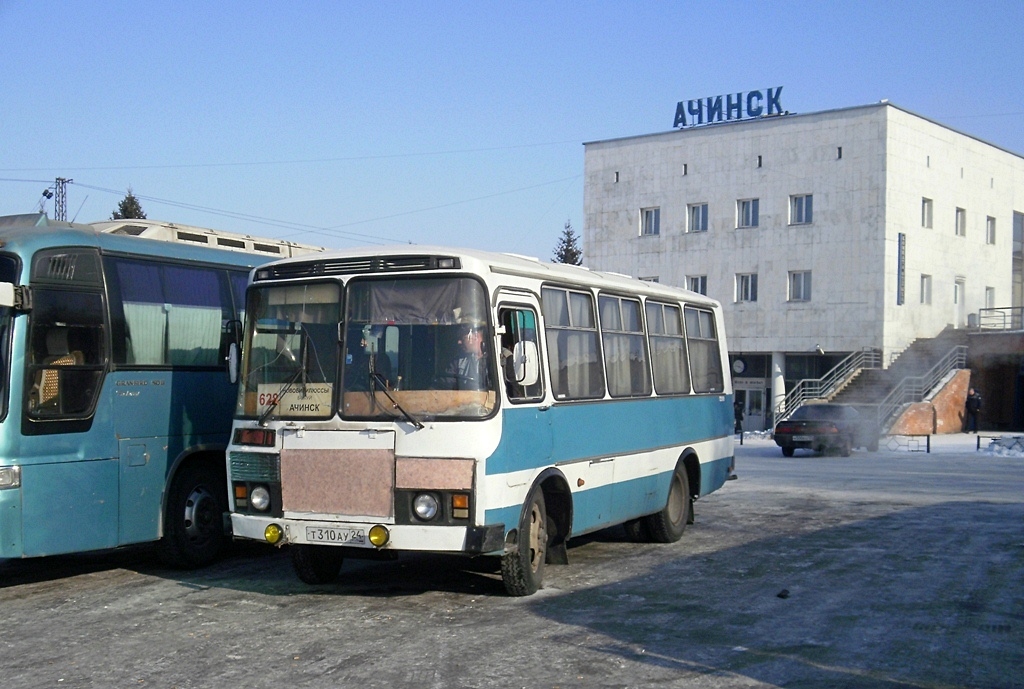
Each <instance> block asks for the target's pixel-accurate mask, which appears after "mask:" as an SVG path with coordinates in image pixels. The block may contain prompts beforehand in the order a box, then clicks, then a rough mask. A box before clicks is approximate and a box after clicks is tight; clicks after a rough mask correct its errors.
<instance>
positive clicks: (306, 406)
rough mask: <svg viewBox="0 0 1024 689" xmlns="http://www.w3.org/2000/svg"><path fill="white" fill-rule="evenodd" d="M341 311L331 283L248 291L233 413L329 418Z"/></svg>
mask: <svg viewBox="0 0 1024 689" xmlns="http://www.w3.org/2000/svg"><path fill="white" fill-rule="evenodd" d="M340 314H341V294H340V290H339V287H338V285H337V284H335V283H307V284H302V285H281V286H276V287H262V288H260V287H257V288H253V289H252V290H250V291H249V297H248V305H247V312H246V316H247V318H246V323H247V326H246V334H245V342H244V348H243V352H244V357H243V361H242V380H241V385H240V386H239V394H238V408H237V412H238V414H239V415H240V416H246V417H257V418H259V419H260V421H261V422H262V421H266V420H267V419H269V418H303V419H317V418H330V417H331V416H333V415H334V409H333V398H334V382H335V380H336V378H337V370H338V364H337V360H338V345H339V342H340V338H339V330H340V327H339V322H340Z"/></svg>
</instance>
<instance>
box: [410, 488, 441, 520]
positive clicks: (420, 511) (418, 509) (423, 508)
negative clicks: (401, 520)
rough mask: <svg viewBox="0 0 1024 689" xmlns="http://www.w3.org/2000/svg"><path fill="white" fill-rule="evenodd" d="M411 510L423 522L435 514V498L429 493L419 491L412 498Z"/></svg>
mask: <svg viewBox="0 0 1024 689" xmlns="http://www.w3.org/2000/svg"><path fill="white" fill-rule="evenodd" d="M412 511H413V512H415V513H416V516H417V517H418V518H420V519H422V520H423V521H425V522H429V521H430V520H431V519H433V518H434V517H436V516H437V498H435V497H434V496H433V495H431V494H430V493H420V494H419V495H417V496H416V497H415V498H413V500H412Z"/></svg>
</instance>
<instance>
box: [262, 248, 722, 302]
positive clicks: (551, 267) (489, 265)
mask: <svg viewBox="0 0 1024 689" xmlns="http://www.w3.org/2000/svg"><path fill="white" fill-rule="evenodd" d="M415 257H433V258H437V257H454V258H458V259H460V263H461V266H462V268H463V269H468V270H470V271H471V272H476V273H479V274H486V273H493V274H500V275H512V276H518V277H524V278H531V279H536V280H541V281H544V282H559V283H568V284H578V285H581V286H582V285H586V286H588V287H597V288H604V289H610V290H619V291H624V292H627V293H631V294H643V295H647V296H655V297H656V296H659V295H660V296H663V297H669V296H672V297H676V298H684V297H685V299H686V300H687V301H690V302H696V303H701V302H702V303H706V304H708V305H712V304H714V305H717V303H718V302H716V301H715V300H714V299H711V298H710V297H707V296H705V295H702V294H698V293H697V292H691V291H690V290H687V289H684V288H682V287H674V286H669V285H664V284H661V283H657V282H648V281H645V280H639V279H637V278H633V277H629V276H627V275H622V274H621V273H610V272H601V271H596V270H590V269H589V268H586V267H584V266H574V265H570V264H565V263H548V262H546V261H541V260H540V259H538V258H531V257H529V256H522V255H519V254H507V253H497V252H489V251H481V250H477V249H460V248H453V247H444V246H421V245H415V244H400V245H393V246H382V247H372V248H365V247H364V248H362V249H343V250H331V251H327V252H324V253H323V254H320V255H318V256H300V257H298V258H292V259H284V260H280V261H273V262H271V263H268V264H265V265H264V266H262V267H261V268H260V269H259V270H258V273H262V274H263V275H266V276H267V278H263V277H260V276H258V277H257V280H262V279H289V278H299V277H321V276H330V275H371V274H374V275H380V274H387V273H400V272H401V273H406V272H409V273H415V272H419V271H423V270H425V269H427V266H426V264H417V262H416V261H412V260H408V259H412V258H415ZM388 258H398V259H406V260H399V261H394V262H392V261H388V260H386V259H388ZM372 259H385V260H382V261H380V262H379V263H378V265H377V267H376V268H374V267H371V266H372V263H373V262H372ZM300 265H301V266H309V267H310V268H313V267H314V266H317V267H318V268H317V269H315V270H295V269H294V268H298V267H299V266H300ZM289 268H293V269H289ZM437 269H440V268H437Z"/></svg>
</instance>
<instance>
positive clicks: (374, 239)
mask: <svg viewBox="0 0 1024 689" xmlns="http://www.w3.org/2000/svg"><path fill="white" fill-rule="evenodd" d="M580 177H582V175H573V176H571V177H563V178H561V179H555V180H551V181H548V182H540V183H538V184H532V185H529V186H526V187H519V188H517V189H509V190H506V191H500V192H495V193H493V194H485V195H483V196H476V197H473V198H470V199H462V200H459V201H452V202H450V203H443V204H438V205H436V206H427V207H423V208H415V209H411V210H408V211H402V212H399V213H391V214H388V215H383V216H377V217H373V218H364V219H362V220H355V221H352V222H347V223H341V224H338V225H331V226H327V227H322V226H316V225H306V224H303V223H295V222H288V221H285V220H277V219H274V218H267V217H262V216H258V215H250V214H248V213H240V212H238V211H229V210H224V209H220V208H211V207H209V206H199V205H196V204H191V203H184V202H181V201H172V200H170V199H161V198H157V197H155V196H144V195H142V194H135V197H136V198H137V199H140V200H142V201H147V202H152V203H158V204H164V205H168V206H173V207H176V208H185V209H187V210H195V211H201V212H203V213H209V214H211V215H217V216H221V217H228V218H234V219H236V220H244V221H246V222H253V223H257V224H260V225H266V226H270V227H277V228H279V229H285V230H293V232H292V234H285V235H281V237H280V238H281V239H284V238H287V237H289V236H294V235H295V234H302V233H309V234H317V235H323V236H326V237H332V238H338V237H341V238H343V239H353V240H358V241H361V242H365V243H368V244H378V245H382V244H387V243H390V242H398V241H399V240H397V239H390V240H389V241H388V242H385V241H380V236H379V235H368V234H362V233H359V232H352V231H350V230H343V229H342V228H345V227H355V226H357V225H365V224H368V223H372V222H379V221H381V220H391V219H393V218H400V217H405V216H409V215H415V214H417V213H427V212H430V211H434V210H439V209H442V208H450V207H452V206H458V205H463V204H467V203H474V202H476V201H484V200H487V199H492V198H497V197H499V196H508V195H510V194H517V193H520V192H524V191H530V190H533V189H539V188H541V187H546V186H550V185H552V184H561V183H563V182H569V181H573V180H577V179H579V178H580ZM69 181H70V180H69ZM76 184H77V186H80V187H82V188H84V189H93V190H95V191H101V192H104V193H108V194H114V195H117V196H120V195H121V194H122V192H121V191H119V190H115V189H107V188H104V187H97V186H92V185H89V184H82V183H80V182H79V183H76Z"/></svg>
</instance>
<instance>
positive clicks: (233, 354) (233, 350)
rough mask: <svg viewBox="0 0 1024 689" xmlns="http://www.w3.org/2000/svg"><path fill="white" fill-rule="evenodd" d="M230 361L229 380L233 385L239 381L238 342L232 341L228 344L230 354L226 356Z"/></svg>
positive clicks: (226, 359)
mask: <svg viewBox="0 0 1024 689" xmlns="http://www.w3.org/2000/svg"><path fill="white" fill-rule="evenodd" d="M225 361H227V362H228V381H230V382H231V384H232V385H234V384H235V383H237V382H238V343H237V342H232V343H231V344H229V345H228V355H227V357H225Z"/></svg>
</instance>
